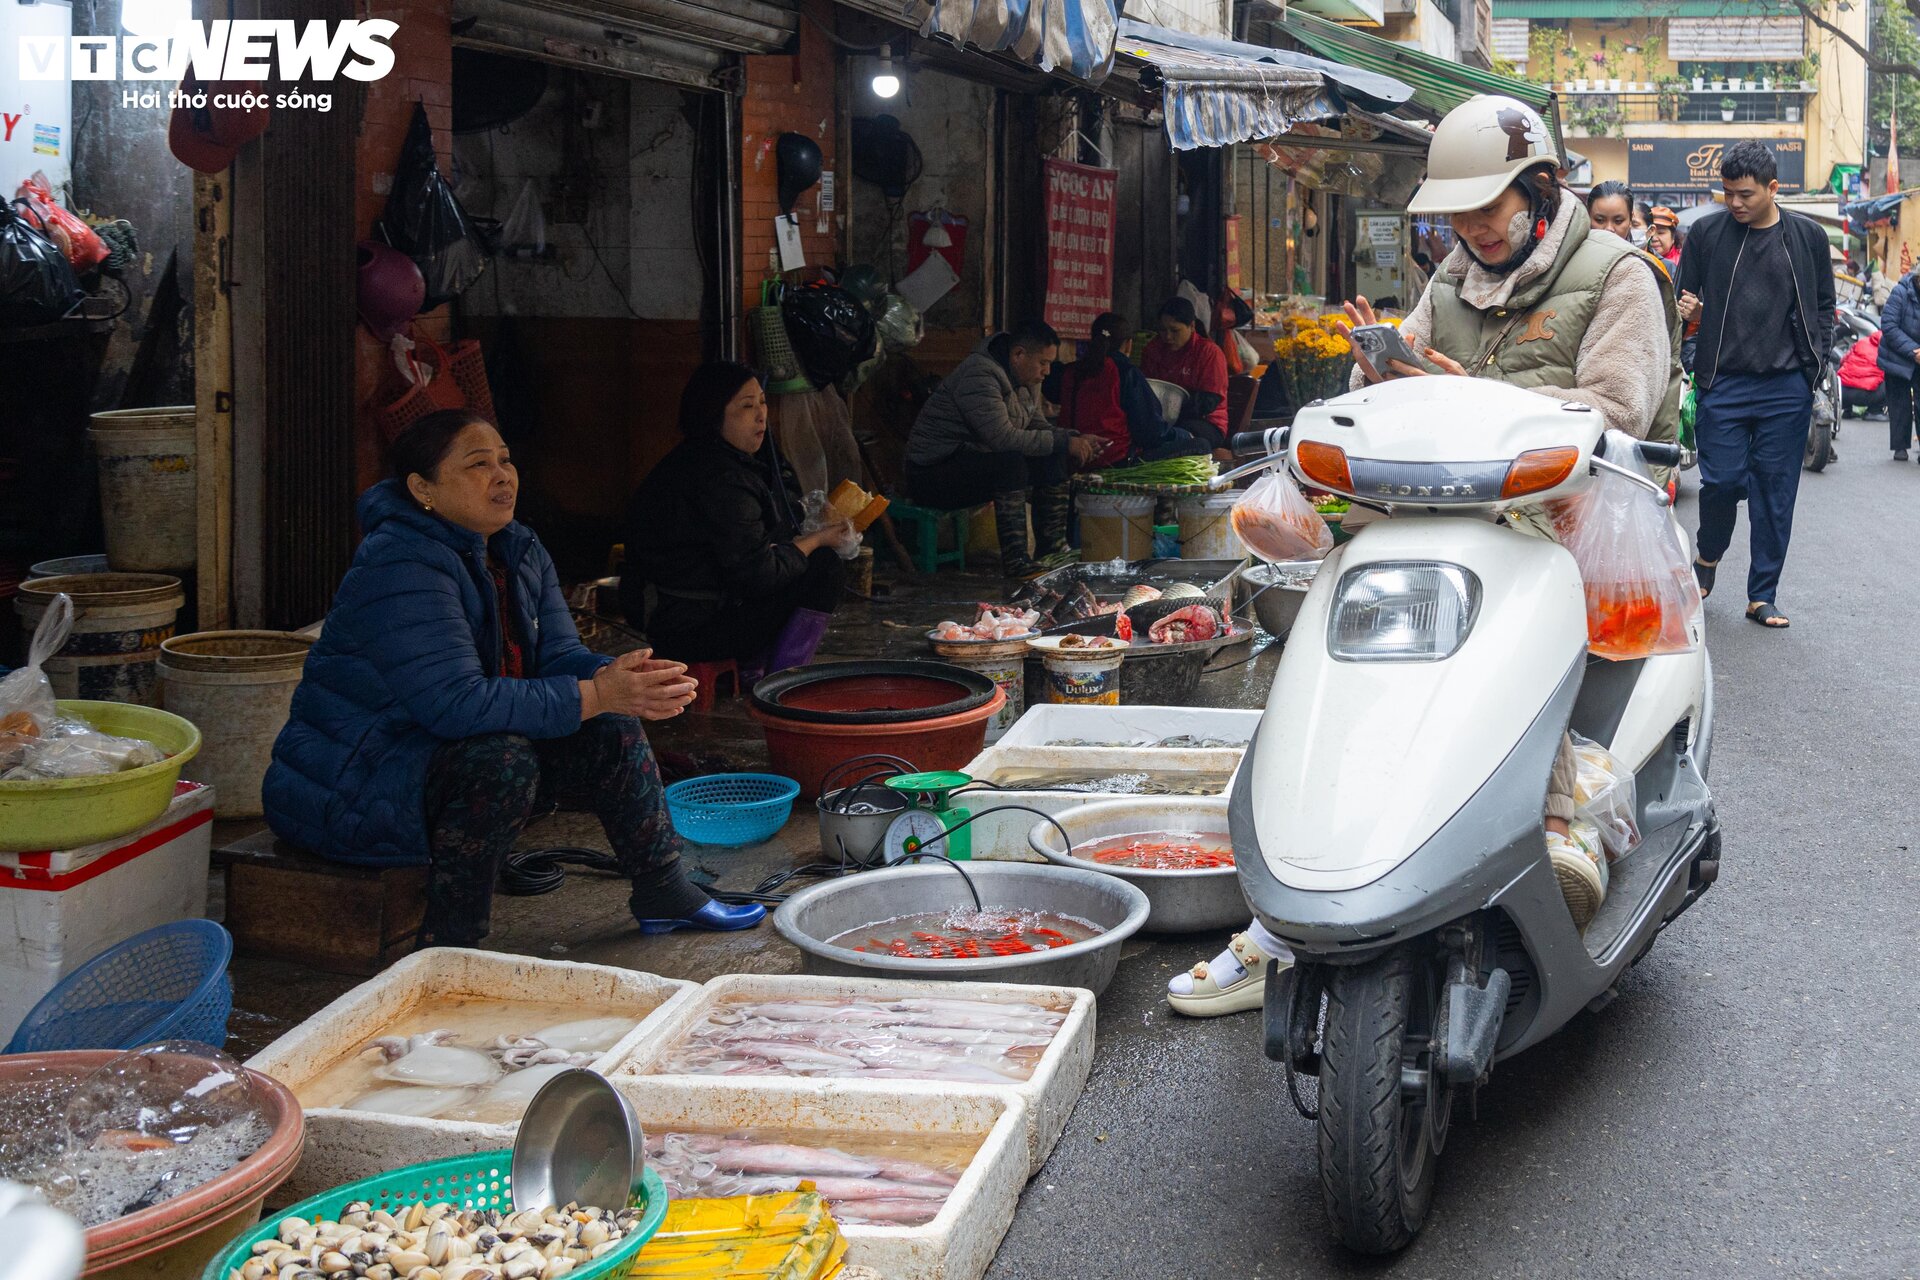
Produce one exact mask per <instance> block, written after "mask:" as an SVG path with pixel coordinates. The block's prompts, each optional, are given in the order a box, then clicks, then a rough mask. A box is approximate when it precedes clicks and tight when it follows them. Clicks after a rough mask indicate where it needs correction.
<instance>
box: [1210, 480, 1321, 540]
mask: <svg viewBox="0 0 1920 1280" xmlns="http://www.w3.org/2000/svg"><path fill="white" fill-rule="evenodd" d="M1233 531H1234V532H1235V533H1236V534H1238V535H1240V541H1241V542H1244V543H1245V544H1246V546H1247V550H1249V551H1251V552H1253V554H1255V555H1257V556H1259V557H1260V558H1261V559H1262V560H1272V561H1276V562H1277V561H1282V560H1318V559H1319V558H1320V557H1322V556H1324V555H1326V554H1327V552H1329V551H1331V550H1333V530H1332V529H1329V528H1328V527H1327V522H1326V520H1325V519H1323V518H1322V517H1321V515H1320V513H1319V512H1318V511H1315V510H1314V509H1313V504H1312V503H1311V502H1308V501H1307V495H1306V494H1304V493H1302V492H1300V486H1299V485H1297V484H1295V483H1294V482H1293V477H1291V476H1289V475H1287V474H1286V473H1285V472H1284V471H1269V472H1267V474H1265V475H1264V476H1261V477H1260V478H1259V479H1258V480H1256V481H1255V482H1254V484H1253V487H1252V488H1251V489H1248V490H1247V492H1246V495H1245V496H1244V497H1242V498H1241V499H1240V501H1238V502H1236V503H1234V504H1233Z"/></svg>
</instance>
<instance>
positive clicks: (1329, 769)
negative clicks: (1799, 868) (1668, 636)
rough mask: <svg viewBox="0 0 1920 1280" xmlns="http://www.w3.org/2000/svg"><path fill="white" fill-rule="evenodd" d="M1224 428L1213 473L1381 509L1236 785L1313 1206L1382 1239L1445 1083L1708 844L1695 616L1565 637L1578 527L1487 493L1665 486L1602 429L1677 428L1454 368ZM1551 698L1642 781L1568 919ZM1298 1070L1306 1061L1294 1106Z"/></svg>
mask: <svg viewBox="0 0 1920 1280" xmlns="http://www.w3.org/2000/svg"><path fill="white" fill-rule="evenodd" d="M1235 443H1236V445H1237V446H1250V448H1248V449H1245V450H1243V451H1265V452H1266V453H1267V454H1268V456H1267V457H1265V458H1263V459H1261V460H1260V461H1259V462H1255V463H1252V464H1250V465H1249V466H1248V467H1244V468H1241V469H1240V471H1239V472H1235V473H1231V474H1241V473H1244V472H1248V471H1251V470H1255V469H1258V468H1260V467H1270V466H1280V465H1290V466H1291V468H1292V470H1293V471H1294V472H1295V473H1296V474H1297V475H1299V476H1300V477H1301V478H1302V479H1303V480H1304V481H1305V483H1306V484H1307V486H1308V487H1310V488H1314V489H1326V490H1331V491H1333V492H1336V493H1339V494H1342V495H1344V496H1346V497H1347V498H1349V499H1351V500H1352V501H1353V503H1354V504H1355V506H1356V507H1366V508H1371V509H1373V510H1374V511H1376V512H1377V513H1380V514H1383V515H1385V516H1387V517H1389V518H1387V519H1384V520H1376V521H1374V522H1373V523H1371V524H1367V525H1365V526H1364V527H1362V528H1361V529H1360V531H1359V532H1358V534H1357V535H1356V536H1355V537H1354V538H1353V540H1352V541H1351V542H1348V543H1347V544H1345V545H1344V546H1340V547H1336V548H1335V549H1334V550H1333V552H1332V553H1331V554H1330V555H1328V556H1327V558H1326V562H1325V564H1324V565H1323V567H1322V568H1321V570H1320V572H1319V574H1318V576H1317V577H1316V578H1315V579H1314V582H1313V586H1312V589H1311V590H1310V591H1309V592H1308V593H1307V597H1306V601H1305V603H1304V604H1303V605H1302V607H1301V610H1300V614H1299V618H1298V620H1297V621H1296V622H1295V624H1294V627H1293V632H1292V635H1291V637H1290V639H1289V642H1288V644H1287V647H1286V650H1285V652H1284V653H1283V654H1282V656H1281V659H1280V663H1279V668H1278V672H1277V674H1276V676H1275V678H1274V684H1273V691H1272V694H1271V696H1270V698H1269V699H1268V702H1267V708H1266V713H1265V714H1264V715H1263V716H1262V718H1261V721H1260V727H1259V730H1258V732H1257V733H1256V735H1255V737H1254V739H1253V741H1252V743H1251V744H1250V746H1249V749H1248V751H1247V755H1246V760H1245V762H1244V764H1243V765H1242V767H1241V769H1240V772H1239V775H1238V778H1237V781H1236V783H1235V786H1234V790H1233V794H1232V799H1231V805H1230V813H1231V825H1232V832H1233V845H1234V851H1235V855H1236V862H1237V864H1238V867H1239V875H1240V883H1241V887H1242V888H1243V889H1244V890H1245V892H1246V896H1247V899H1248V901H1249V902H1250V903H1251V904H1252V906H1253V909H1254V912H1255V914H1256V915H1257V916H1258V917H1259V919H1260V921H1261V922H1262V923H1263V924H1264V925H1265V926H1266V927H1267V928H1268V929H1270V930H1272V932H1273V933H1275V934H1277V935H1278V936H1279V937H1281V938H1282V939H1284V940H1285V941H1286V942H1287V943H1288V945H1289V946H1291V947H1292V948H1293V951H1294V954H1295V957H1296V959H1295V963H1294V965H1293V967H1292V968H1291V969H1288V970H1287V971H1285V972H1284V973H1283V974H1280V975H1278V977H1277V980H1276V979H1270V980H1269V981H1268V983H1267V987H1266V1039H1267V1053H1268V1055H1269V1056H1271V1057H1273V1058H1274V1059H1276V1060H1278V1061H1281V1062H1284V1063H1285V1064H1287V1068H1288V1077H1287V1078H1288V1085H1289V1088H1290V1090H1291V1091H1292V1092H1293V1096H1294V1101H1295V1104H1296V1105H1297V1106H1299V1107H1300V1109H1301V1111H1302V1113H1303V1114H1306V1115H1308V1116H1309V1117H1310V1118H1317V1122H1318V1130H1319V1160H1320V1172H1321V1182H1322V1185H1323V1187H1324V1190H1325V1196H1326V1204H1327V1211H1328V1213H1329V1214H1330V1215H1331V1217H1332V1220H1333V1226H1334V1228H1335V1230H1336V1232H1337V1233H1338V1235H1339V1236H1340V1238H1341V1239H1342V1240H1343V1241H1344V1242H1345V1243H1346V1244H1347V1245H1349V1246H1350V1247H1352V1248H1354V1249H1357V1250H1361V1251H1365V1252H1369V1253H1385V1252H1390V1251H1393V1250H1396V1249H1399V1248H1402V1247H1404V1246H1405V1245H1406V1244H1407V1243H1408V1242H1409V1241H1410V1240H1411V1239H1412V1238H1413V1236H1414V1234H1415V1233H1416V1232H1417V1231H1418V1230H1419V1228H1420V1225H1421V1223H1422V1221H1423V1220H1424V1219H1425V1217H1426V1213H1427V1209H1428V1206H1429V1205H1430V1203H1431V1201H1432V1198H1433V1193H1434V1175H1435V1168H1436V1158H1437V1157H1438V1156H1439V1154H1440V1151H1441V1149H1442V1148H1443V1147H1444V1146H1445V1144H1446V1139H1447V1130H1448V1123H1449V1120H1450V1118H1451V1115H1452V1110H1453V1103H1454V1099H1455V1097H1456V1095H1457V1094H1460V1093H1462V1092H1465V1091H1469V1090H1472V1089H1475V1088H1477V1087H1478V1086H1479V1085H1480V1084H1482V1083H1484V1082H1485V1081H1486V1080H1487V1078H1488V1075H1489V1073H1490V1071H1491V1070H1492V1067H1493V1064H1494V1063H1495V1062H1496V1061H1498V1060H1499V1059H1501V1058H1505V1057H1507V1056H1509V1055H1511V1054H1515V1053H1518V1052H1520V1051H1521V1050H1522V1049H1525V1048H1527V1047H1528V1046H1529V1045H1532V1044H1535V1043H1537V1042H1539V1041H1540V1040H1542V1039H1544V1038H1545V1037H1546V1036H1548V1035H1550V1034H1552V1033H1553V1032H1554V1031H1556V1030H1558V1029H1559V1028H1560V1027H1561V1026H1563V1025H1565V1023H1566V1022H1567V1021H1568V1020H1569V1019H1570V1018H1572V1017H1573V1016H1574V1015H1575V1014H1577V1013H1579V1012H1580V1011H1581V1010H1582V1009H1598V1008H1600V1007H1601V1006H1603V1005H1605V1004H1606V1003H1607V1002H1608V1001H1609V1000H1610V999H1611V998H1612V996H1613V992H1614V985H1615V984H1616V983H1617V982H1618V981H1619V980H1620V977H1621V975H1622V974H1623V973H1625V972H1626V970H1627V968H1628V967H1629V966H1631V965H1632V964H1634V963H1635V962H1636V961H1638V960H1639V959H1640V957H1641V956H1643V955H1645V954H1646V952H1647V949H1648V948H1649V947H1651V946H1652V945H1653V940H1654V938H1655V936H1656V935H1658V933H1659V932H1660V931H1661V930H1662V929H1664V928H1665V927H1666V926H1667V925H1668V924H1670V923H1672V921H1673V919H1674V918H1675V917H1676V916H1678V915H1679V914H1680V913H1681V912H1682V911H1684V910H1686V908H1687V907H1689V906H1691V905H1692V904H1693V902H1694V900H1695V899H1696V898H1698V897H1699V895H1700V894H1701V893H1702V892H1704V891H1705V889H1706V888H1707V886H1708V885H1710V884H1712V883H1713V881H1714V879H1715V877H1716V876H1717V874H1718V872H1719V857H1720V854H1719V848H1720V836H1719V825H1718V822H1717V821H1716V819H1715V816H1714V809H1713V800H1712V797H1711V795H1710V794H1709V792H1708V790H1707V784H1706V774H1707V763H1708V758H1709V754H1710V751H1711V745H1712V729H1713V698H1712V680H1711V672H1710V667H1709V662H1708V658H1707V654H1706V649H1705V646H1704V643H1703V640H1702V637H1701V636H1700V635H1699V634H1698V632H1697V630H1696V632H1695V633H1694V636H1693V638H1694V641H1695V648H1694V650H1693V651H1692V652H1689V653H1684V654H1675V655H1666V656H1659V657H1652V658H1645V659H1638V660H1632V661H1620V662H1613V661H1607V660H1604V659H1600V658H1591V657H1589V655H1588V652H1587V610H1586V602H1585V594H1584V591H1583V588H1582V584H1581V578H1580V574H1579V571H1578V570H1577V568H1576V567H1575V565H1574V560H1573V557H1572V556H1571V555H1570V554H1569V553H1568V552H1567V551H1566V550H1565V549H1564V548H1562V547H1561V546H1559V545H1558V544H1556V543H1554V542H1552V541H1549V540H1547V539H1545V538H1542V537H1538V536H1533V535H1531V534H1528V533H1523V532H1519V531H1517V530H1515V529H1514V528H1512V527H1510V526H1509V525H1508V524H1506V523H1505V522H1504V521H1503V520H1502V519H1501V517H1502V516H1503V515H1504V513H1506V512H1507V511H1508V510H1510V509H1513V508H1516V507H1525V506H1529V505H1531V504H1535V503H1538V502H1540V501H1542V500H1544V499H1548V498H1557V497H1566V496H1570V495H1572V494H1575V493H1578V492H1580V491H1581V490H1582V489H1584V488H1585V487H1587V486H1588V485H1589V484H1591V483H1592V482H1593V478H1594V476H1595V475H1596V474H1597V473H1598V472H1599V471H1603V470H1610V471H1619V472H1620V473H1621V474H1623V475H1626V476H1628V477H1629V478H1631V479H1633V480H1635V481H1637V482H1638V483H1639V484H1641V485H1642V486H1644V488H1645V489H1646V491H1647V493H1646V500H1647V501H1648V502H1649V503H1657V504H1660V505H1662V506H1664V505H1665V504H1666V501H1667V499H1666V495H1665V493H1664V492H1662V491H1661V490H1660V489H1659V488H1658V487H1657V486H1655V485H1654V484H1653V483H1652V481H1650V480H1647V479H1646V478H1645V477H1643V476H1641V475H1640V474H1639V473H1638V471H1636V470H1623V469H1622V468H1620V467H1619V466H1618V465H1617V463H1618V462H1622V461H1626V460H1625V459H1621V458H1618V457H1617V454H1618V452H1619V451H1623V450H1625V449H1627V448H1633V447H1637V448H1638V451H1639V453H1640V454H1641V456H1642V457H1643V458H1644V459H1645V460H1646V461H1648V462H1650V463H1654V464H1659V465H1667V466H1672V465H1675V464H1676V463H1677V462H1678V461H1679V457H1678V455H1679V451H1680V450H1679V446H1678V445H1672V444H1654V443H1644V442H1642V443H1638V444H1637V445H1636V444H1634V443H1632V442H1628V440H1627V438H1626V437H1624V436H1621V435H1618V434H1615V435H1612V436H1607V435H1605V434H1604V433H1603V430H1602V421H1601V415H1600V414H1599V413H1597V412H1595V411H1594V410H1592V409H1590V408H1588V407H1587V406H1585V405H1579V404H1563V403H1560V402H1558V401H1555V400H1553V399H1550V398H1548V397H1546V396H1541V395H1537V394H1535V393H1533V392H1529V391H1524V390H1520V389H1518V388H1515V387H1511V386H1507V385H1504V384H1500V383H1495V382H1489V381H1483V380H1479V379H1471V378H1458V377H1422V378H1407V379H1403V380H1398V381H1393V382H1387V383H1382V384H1379V385H1377V386H1373V387H1370V388H1367V389H1364V390H1361V391H1357V392H1353V393H1351V394H1348V395H1343V396H1340V397H1338V398H1336V399H1332V400H1327V401H1323V402H1316V403H1315V404H1313V405H1311V406H1309V407H1307V408H1305V409H1303V410H1301V411H1300V413H1299V415H1298V416H1297V418H1296V419H1295V421H1294V423H1293V426H1292V427H1291V429H1290V431H1289V430H1284V429H1283V430H1276V431H1270V432H1264V433H1257V434H1255V435H1253V436H1246V437H1240V438H1237V439H1236V441H1235ZM1609 449H1611V450H1613V451H1615V457H1614V458H1612V459H1610V458H1609V457H1607V456H1605V455H1606V454H1607V452H1608V451H1609ZM1668 519H1669V520H1671V516H1668ZM1674 531H1675V534H1676V536H1679V531H1678V528H1677V526H1676V527H1675V530H1674ZM1681 545H1683V546H1684V545H1686V544H1685V542H1684V538H1683V540H1682V542H1681ZM1699 625H1700V624H1699V620H1698V618H1697V617H1696V619H1695V620H1694V622H1693V626H1694V627H1695V628H1698V627H1699ZM1569 727H1571V728H1572V729H1573V730H1574V731H1576V732H1578V733H1580V734H1583V735H1585V736H1586V737H1588V738H1591V739H1593V740H1595V741H1597V742H1599V743H1601V744H1603V745H1605V746H1607V747H1609V748H1610V749H1611V750H1612V751H1613V753H1614V755H1615V756H1617V757H1618V758H1619V759H1620V760H1622V761H1623V762H1625V764H1626V765H1627V766H1628V767H1629V768H1630V769H1632V770H1633V772H1634V775H1635V781H1636V784H1637V808H1638V812H1637V814H1636V818H1637V821H1638V827H1639V831H1640V843H1639V844H1638V845H1637V846H1636V847H1634V848H1633V849H1632V850H1631V851H1630V852H1629V853H1628V854H1627V855H1626V856H1625V857H1623V858H1621V859H1620V860H1619V861H1617V862H1616V863H1614V865H1613V867H1612V885H1611V889H1610V892H1609V894H1608V896H1607V898H1606V900H1605V902H1604V903H1603V904H1602V905H1601V907H1600V910H1599V912H1598V914H1597V915H1596V916H1595V917H1594V919H1593V920H1592V922H1591V923H1590V924H1589V925H1588V927H1587V928H1586V930H1585V931H1584V932H1582V931H1580V930H1577V929H1576V928H1575V927H1574V923H1573V919H1572V917H1571V915H1570V914H1569V912H1568V909H1567V906H1566V902H1565V900H1564V898H1563V897H1562V894H1561V891H1560V887H1559V884H1558V882H1557V880H1556V878H1555V876H1554V872H1553V870H1552V867H1551V864H1550V863H1549V861H1548V859H1547V856H1546V849H1545V830H1544V820H1543V811H1544V807H1545V801H1546V788H1547V783H1548V779H1549V776H1550V773H1551V770H1552V766H1553V761H1554V756H1555V752H1556V751H1557V749H1558V748H1559V745H1560V743H1561V739H1562V735H1563V734H1564V733H1566V732H1567V730H1568V729H1569ZM1296 1073H1299V1074H1303V1075H1315V1074H1317V1076H1318V1082H1319V1088H1318V1104H1317V1107H1314V1106H1312V1105H1309V1104H1308V1103H1307V1102H1306V1101H1304V1100H1303V1099H1302V1096H1301V1095H1302V1091H1301V1090H1300V1089H1299V1088H1297V1087H1296V1086H1297V1081H1296ZM1307 1092H1311V1091H1307Z"/></svg>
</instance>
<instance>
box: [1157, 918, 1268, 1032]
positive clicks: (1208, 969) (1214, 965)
mask: <svg viewBox="0 0 1920 1280" xmlns="http://www.w3.org/2000/svg"><path fill="white" fill-rule="evenodd" d="M1271 959H1272V957H1271V956H1269V955H1267V953H1266V952H1264V951H1262V950H1261V949H1260V947H1259V944H1257V943H1255V942H1254V940H1253V939H1252V938H1250V937H1248V936H1247V935H1246V934H1244V933H1236V934H1234V935H1233V940H1232V941H1231V942H1229V943H1227V949H1226V951H1224V952H1222V953H1221V954H1220V955H1218V956H1215V957H1214V958H1213V959H1212V960H1202V961H1201V962H1200V963H1199V964H1197V965H1195V966H1193V968H1192V969H1191V970H1189V971H1188V972H1186V973H1182V974H1176V975H1175V976H1174V977H1173V979H1172V980H1171V981H1169V982H1168V983H1167V1003H1168V1004H1170V1005H1172V1006H1173V1010H1174V1012H1175V1013H1183V1014H1185V1015H1186V1016H1187V1017H1189V1018H1218V1017H1220V1016H1221V1015H1223V1014H1228V1013H1243V1012H1245V1011H1246V1010H1248V1009H1258V1008H1259V1007H1260V1006H1261V1004H1262V1003H1263V1002H1264V1001H1265V1000H1266V992H1267V964H1268V962H1269V961H1270V960H1271ZM1223 961H1224V962H1225V963H1222V962H1223ZM1216 969H1217V970H1218V971H1217V972H1216ZM1236 970H1237V971H1238V972H1237V975H1236V972H1235V971H1236ZM1223 978H1224V979H1225V981H1224V982H1223V981H1221V980H1222V979H1223ZM1183 987H1184V988H1185V990H1182V989H1181V988H1183Z"/></svg>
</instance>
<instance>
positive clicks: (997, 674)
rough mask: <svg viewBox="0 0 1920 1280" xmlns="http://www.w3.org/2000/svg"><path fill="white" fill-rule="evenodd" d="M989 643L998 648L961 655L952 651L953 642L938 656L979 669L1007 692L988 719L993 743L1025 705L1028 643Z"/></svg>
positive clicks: (989, 740) (1016, 717) (970, 668)
mask: <svg viewBox="0 0 1920 1280" xmlns="http://www.w3.org/2000/svg"><path fill="white" fill-rule="evenodd" d="M988 647H989V648H990V649H991V650H995V651H997V652H992V653H989V654H982V655H978V656H973V655H967V656H961V655H957V654H955V652H954V649H956V648H958V646H952V647H949V648H947V649H945V650H942V651H941V657H942V658H943V659H944V660H945V661H947V662H951V663H952V664H953V665H954V666H956V667H965V668H966V669H967V670H969V671H977V672H979V673H980V674H981V675H983V676H985V677H986V678H987V679H989V680H991V681H993V682H994V683H995V684H997V685H999V686H1000V690H1001V692H1003V693H1005V694H1006V695H1007V701H1006V704H1005V705H1004V706H1002V707H1001V708H1000V709H999V710H998V711H996V712H994V713H993V718H992V719H990V720H988V721H987V741H988V742H990V743H992V742H998V741H1000V735H1001V734H1003V733H1005V732H1006V731H1007V730H1009V729H1011V728H1013V723H1014V721H1016V720H1018V719H1019V718H1020V716H1021V713H1022V712H1024V711H1025V710H1026V709H1027V646H1026V644H1025V643H1024V642H1022V641H1017V640H1016V641H1013V642H1011V643H1009V644H997V645H991V646H988Z"/></svg>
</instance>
